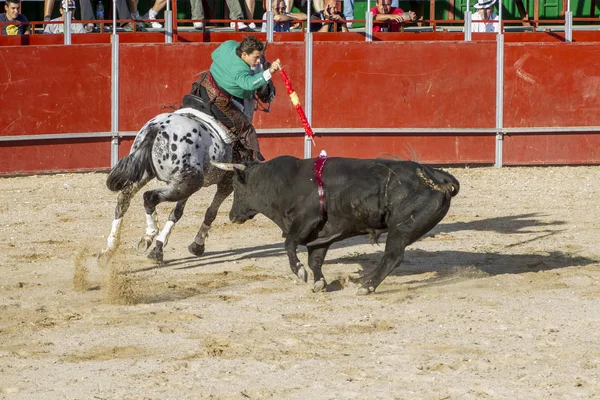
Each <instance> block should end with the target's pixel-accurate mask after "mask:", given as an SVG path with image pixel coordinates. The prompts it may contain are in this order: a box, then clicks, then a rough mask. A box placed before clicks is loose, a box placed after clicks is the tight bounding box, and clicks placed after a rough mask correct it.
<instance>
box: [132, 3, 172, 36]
mask: <svg viewBox="0 0 600 400" xmlns="http://www.w3.org/2000/svg"><path fill="white" fill-rule="evenodd" d="M138 3H139V0H127V8H128V10H129V12H130V14H131V19H133V20H134V21H138V20H141V19H150V20H155V19H156V17H157V16H158V13H159V12H160V11H161V10H162V9H163V8H165V6H166V5H167V0H156V1H155V2H154V5H153V6H152V8H150V10H148V12H147V13H146V14H144V16H143V17H142V16H140V12H139V11H138ZM126 19H129V18H126ZM136 25H137V27H138V29H141V28H143V27H142V26H141V25H140V23H136ZM150 26H151V27H152V28H155V29H160V28H162V24H161V23H160V22H158V21H152V22H150Z"/></svg>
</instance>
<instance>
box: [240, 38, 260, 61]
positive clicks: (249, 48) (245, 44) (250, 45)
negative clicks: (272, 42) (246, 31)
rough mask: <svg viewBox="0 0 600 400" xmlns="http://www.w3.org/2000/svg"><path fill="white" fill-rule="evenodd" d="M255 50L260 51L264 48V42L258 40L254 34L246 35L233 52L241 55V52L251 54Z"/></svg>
mask: <svg viewBox="0 0 600 400" xmlns="http://www.w3.org/2000/svg"><path fill="white" fill-rule="evenodd" d="M256 50H258V51H259V52H261V53H262V52H263V51H264V50H265V44H264V43H263V42H261V41H260V40H258V38H257V37H256V36H246V37H245V38H244V40H242V41H241V42H240V44H239V45H238V47H237V49H236V50H235V54H237V56H238V57H241V56H242V53H246V54H252V53H254V52H255V51H256Z"/></svg>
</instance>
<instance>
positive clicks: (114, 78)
mask: <svg viewBox="0 0 600 400" xmlns="http://www.w3.org/2000/svg"><path fill="white" fill-rule="evenodd" d="M113 10H114V9H113ZM114 14H115V12H114V11H113V15H114ZM113 26H114V25H113ZM111 44H112V65H111V71H110V76H111V102H110V103H111V110H110V115H111V124H110V125H111V128H110V130H111V133H112V135H111V137H112V140H111V147H110V166H111V168H112V167H114V166H115V165H117V162H118V161H119V36H118V35H117V34H116V33H115V32H114V30H113V34H112V36H111Z"/></svg>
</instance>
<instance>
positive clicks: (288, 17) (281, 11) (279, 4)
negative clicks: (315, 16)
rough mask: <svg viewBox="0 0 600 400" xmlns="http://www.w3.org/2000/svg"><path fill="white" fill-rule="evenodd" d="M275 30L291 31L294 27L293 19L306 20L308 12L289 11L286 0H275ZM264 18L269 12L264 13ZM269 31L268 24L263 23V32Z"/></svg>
mask: <svg viewBox="0 0 600 400" xmlns="http://www.w3.org/2000/svg"><path fill="white" fill-rule="evenodd" d="M272 4H273V22H274V25H273V31H274V32H289V31H290V30H291V29H292V23H291V21H306V19H307V18H306V14H305V13H303V12H298V13H291V12H287V7H286V4H285V1H284V0H273V2H272ZM262 19H263V20H266V19H267V13H264V14H263V17H262ZM266 31H267V24H266V23H264V24H262V29H261V32H266Z"/></svg>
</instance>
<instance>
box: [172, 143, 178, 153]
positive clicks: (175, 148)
mask: <svg viewBox="0 0 600 400" xmlns="http://www.w3.org/2000/svg"><path fill="white" fill-rule="evenodd" d="M171 151H177V145H176V144H175V143H171Z"/></svg>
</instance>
